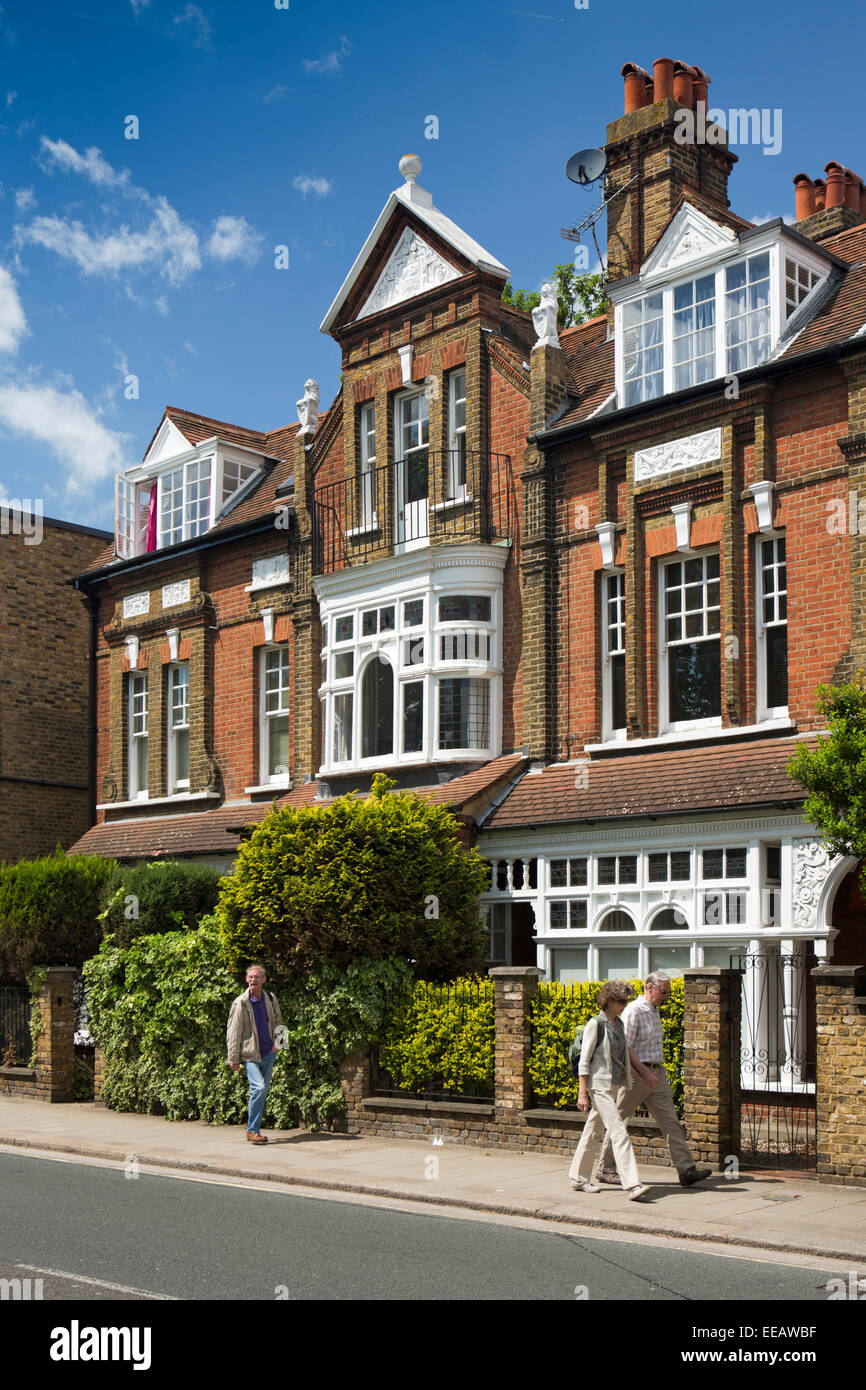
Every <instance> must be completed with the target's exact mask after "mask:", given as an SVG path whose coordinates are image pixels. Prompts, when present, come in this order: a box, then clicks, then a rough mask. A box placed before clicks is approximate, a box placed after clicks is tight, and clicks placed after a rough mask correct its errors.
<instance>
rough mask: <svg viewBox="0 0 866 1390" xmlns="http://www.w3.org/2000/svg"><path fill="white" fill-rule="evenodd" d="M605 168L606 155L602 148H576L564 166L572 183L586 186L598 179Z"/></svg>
mask: <svg viewBox="0 0 866 1390" xmlns="http://www.w3.org/2000/svg"><path fill="white" fill-rule="evenodd" d="M606 168H607V155H606V154H605V152H604V150H597V149H589V150H578V152H577V154H573V155H572V156H571V159H570V160H569V161H568V163H567V164H566V166H565V172H566V175H567V176H568V178H570V179H571V181H572V183H579V184H583V185H584V186H586V185H587V184H589V183H595V181H596V179H600V178H601V176H602V174H603V173H604V171H605V169H606Z"/></svg>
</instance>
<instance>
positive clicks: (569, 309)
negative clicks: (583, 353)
mask: <svg viewBox="0 0 866 1390" xmlns="http://www.w3.org/2000/svg"><path fill="white" fill-rule="evenodd" d="M550 283H551V284H552V285H553V287H554V289H555V290H556V297H557V299H558V300H559V314H558V316H557V323H558V325H559V327H560V328H573V327H574V326H575V324H578V323H585V322H586V320H587V319H594V318H596V317H597V316H598V315H599V314H604V313H606V312H607V307H608V301H607V299H606V298H605V294H604V277H603V276H602V274H601V272H599V271H597V272H596V273H595V274H590V272H589V271H585V270H578V269H577V266H574V265H570V264H569V263H568V262H566V263H565V264H564V265H558V266H555V267H554V271H553V274H552V275H551V276H550ZM502 302H503V304H513V305H514V306H515V308H517V309H525V310H526V311H527V312H528V313H529V312H531V311H532V310H533V309H536V308H537V307H538V305H539V304H540V303H541V293H540V291H539V290H515V289H514V287H513V286H512V284H511V281H510V280H509V281H508V282H507V284H506V286H505V288H504V290H503V291H502Z"/></svg>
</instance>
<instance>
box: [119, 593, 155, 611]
mask: <svg viewBox="0 0 866 1390" xmlns="http://www.w3.org/2000/svg"><path fill="white" fill-rule="evenodd" d="M149 612H150V593H149V591H148V590H147V589H145V590H144V592H143V593H140V594H127V595H126V597H125V598H124V600H123V616H124V618H140V617H141V616H142V614H144V613H149Z"/></svg>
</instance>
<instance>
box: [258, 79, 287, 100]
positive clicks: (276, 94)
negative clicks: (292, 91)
mask: <svg viewBox="0 0 866 1390" xmlns="http://www.w3.org/2000/svg"><path fill="white" fill-rule="evenodd" d="M288 90H289V89H288V87H284V86H283V84H282V82H278V83H277V85H276V87H273V88H272V89H271V90H270V91H269V92H266V93H265V95H264V96H263V97H262V101H279V100H280V97H284V96H285V95H286V92H287V91H288Z"/></svg>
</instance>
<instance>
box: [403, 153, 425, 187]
mask: <svg viewBox="0 0 866 1390" xmlns="http://www.w3.org/2000/svg"><path fill="white" fill-rule="evenodd" d="M397 167H398V168H399V170H400V173H401V174H402V175H403V177H404V179H405V180H406V182H407V183H414V182H415V180H416V179H417V177H418V175H419V174H420V172H421V161H420V159H419V158H418V156H417V154H404V156H403V158H402V159H401V160H400V163H399V165H398V166H397Z"/></svg>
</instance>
